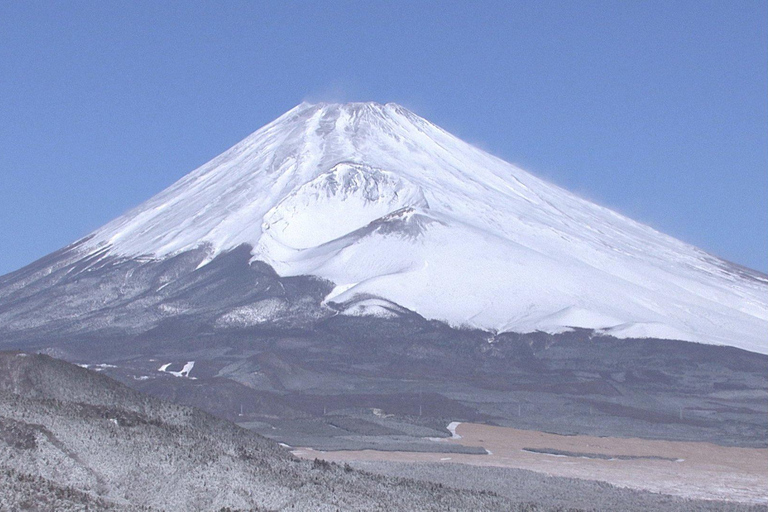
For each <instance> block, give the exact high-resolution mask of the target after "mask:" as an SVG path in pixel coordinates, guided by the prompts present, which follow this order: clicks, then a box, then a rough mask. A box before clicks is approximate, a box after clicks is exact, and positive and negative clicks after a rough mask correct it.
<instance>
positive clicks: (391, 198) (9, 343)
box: [0, 103, 768, 451]
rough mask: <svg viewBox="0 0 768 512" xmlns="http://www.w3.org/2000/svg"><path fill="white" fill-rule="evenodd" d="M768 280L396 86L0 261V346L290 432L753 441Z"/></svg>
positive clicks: (305, 442) (398, 441)
mask: <svg viewBox="0 0 768 512" xmlns="http://www.w3.org/2000/svg"><path fill="white" fill-rule="evenodd" d="M767 292H768V277H766V276H765V275H763V274H760V273H759V272H756V271H753V270H749V269H745V268H742V267H739V266H737V265H734V264H731V263H728V262H725V261H723V260H720V259H718V258H716V257H714V256H711V255H708V254H706V253H705V252H703V251H701V250H699V249H696V248H694V247H691V246H689V245H686V244H684V243H682V242H680V241H677V240H675V239H673V238H670V237H668V236H666V235H663V234H661V233H658V232H656V231H654V230H652V229H651V228H649V227H647V226H643V225H641V224H638V223H636V222H633V221H631V220H629V219H627V218H625V217H622V216H621V215H618V214H616V213H614V212H611V211H610V210H607V209H605V208H602V207H600V206H597V205H594V204H592V203H589V202H588V201H585V200H583V199H581V198H579V197H577V196H574V195H573V194H570V193H568V192H566V191H564V190H562V189H560V188H558V187H556V186H553V185H551V184H547V183H546V182H544V181H542V180H540V179H538V178H536V177H534V176H532V175H530V174H528V173H526V172H525V171H522V170H520V169H518V168H516V167H514V166H512V165H510V164H508V163H506V162H503V161H501V160H499V159H498V158H495V157H493V156H491V155H488V154H486V153H484V152H482V151H480V150H478V149H476V148H474V147H472V146H471V145H468V144H466V143H464V142H462V141H460V140H458V139H457V138H455V137H453V136H452V135H450V134H448V133H446V132H445V131H443V130H441V129H440V128H438V127H436V126H434V125H432V124H430V123H429V122H427V121H425V120H424V119H421V118H419V117H418V116H416V115H414V114H413V113H411V112H409V111H407V110H406V109H404V108H402V107H400V106H397V105H393V104H387V105H379V104H373V103H352V104H346V105H338V104H318V105H309V104H302V105H299V106H298V107H296V108H294V109H293V110H291V111H289V112H288V113H286V114H285V115H283V116H281V117H280V118H279V119H277V120H275V121H274V122H272V123H270V124H269V125H267V126H265V127H264V128H262V129H260V130H258V131H257V132H255V133H254V134H253V135H251V136H249V137H248V138H246V139H245V140H244V141H242V142H241V143H239V144H237V145H236V146H234V147H233V148H232V149H230V150H228V151H226V152H225V153H223V154H222V155H220V156H219V157H217V158H215V159H213V160H212V161H211V162H209V163H207V164H205V165H203V166H202V167H201V168H199V169H197V170H196V171H194V172H192V173H191V174H189V175H188V176H186V177H185V178H183V179H181V180H180V181H179V182H177V183H176V184H174V185H172V186H171V187H169V188H168V189H167V190H165V191H163V192H161V193H160V194H158V195H157V196H155V197H154V198H152V199H150V200H149V201H147V202H146V203H144V204H142V205H140V206H138V207H137V208H135V209H134V210H132V211H129V212H128V213H126V214H125V215H123V216H121V217H119V218H117V219H115V220H114V221H112V222H110V223H109V224H107V225H105V226H104V227H102V228H100V229H98V230H96V231H95V232H94V233H92V234H90V235H89V236H87V237H85V238H84V239H82V240H79V241H77V242H75V243H73V244H72V245H70V246H68V247H65V248H63V249H61V250H59V251H56V252H54V253H52V254H50V255H48V256H46V257H44V258H42V259H40V260H38V261H36V262H34V263H32V264H30V265H28V266H26V267H24V268H22V269H19V270H18V271H16V272H13V273H11V274H8V275H6V276H2V277H0V349H6V350H10V349H14V350H25V351H30V352H43V353H46V354H49V355H52V356H55V357H58V358H62V359H65V360H67V361H70V362H76V363H78V364H83V365H87V366H88V367H89V368H92V369H94V370H96V371H99V372H102V373H104V374H106V375H109V376H110V377H112V378H114V379H117V380H119V381H120V382H122V383H123V384H126V385H128V386H130V387H132V388H135V389H138V390H141V391H144V392H147V393H149V394H152V395H155V396H158V397H162V398H166V399H169V400H172V401H174V402H176V403H181V404H186V405H193V406H196V407H200V408H202V409H204V410H206V411H208V412H210V413H212V414H215V415H217V416H219V417H222V418H226V419H229V420H231V421H236V422H237V423H238V424H240V425H243V426H246V427H247V428H250V429H253V430H255V431H257V432H259V433H261V434H263V435H265V436H268V437H272V438H274V439H277V440H280V441H282V442H285V443H288V444H291V445H292V446H313V447H316V448H322V449H340V448H345V449H354V448H376V449H389V450H394V449H408V450H419V451H435V450H437V449H438V448H437V447H436V444H435V443H432V442H430V441H428V440H427V439H428V438H429V437H439V435H440V432H441V431H444V427H445V425H446V424H447V423H449V422H452V421H480V422H493V423H496V424H499V425H504V426H511V427H516V428H523V429H543V430H547V431H549V432H559V433H564V434H571V433H584V434H591V435H606V436H609V435H619V436H636V437H650V438H660V439H676V440H689V441H690V440H693V441H703V440H706V441H711V442H715V443H721V444H727V445H738V446H759V447H762V446H765V443H766V439H765V431H766V428H768V400H766V397H767V396H768V376H767V374H766V372H765V369H766V368H767V367H768V355H766V354H768V343H766V338H765V333H766V332H768V293H767ZM377 411H378V412H377ZM381 411H383V413H382V412H381Z"/></svg>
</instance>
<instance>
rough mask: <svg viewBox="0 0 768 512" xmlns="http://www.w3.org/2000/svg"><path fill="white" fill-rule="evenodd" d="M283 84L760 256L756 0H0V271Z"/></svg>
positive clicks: (213, 140) (660, 225)
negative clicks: (451, 137) (367, 104)
mask: <svg viewBox="0 0 768 512" xmlns="http://www.w3.org/2000/svg"><path fill="white" fill-rule="evenodd" d="M459 4H465V5H459ZM302 100H309V101H313V100H314V101H367V100H372V101H379V102H388V101H395V102H398V103H401V104H403V105H405V106H407V107H409V108H410V109H412V110H413V111H415V112H416V113H417V114H419V115H421V116H423V117H426V118H427V119H429V120H431V121H433V122H435V123H436V124H438V125H440V126H442V127H443V128H445V129H447V130H449V131H451V132H453V133H454V134H456V135H458V136H459V137H461V138H463V139H465V140H467V141H469V142H472V143H474V144H476V145H478V146H479V147H481V148H483V149H485V150H487V151H490V152H491V153H493V154H496V155H498V156H500V157H502V158H504V159H506V160H509V161H511V162H513V163H516V164H518V165H520V166H522V167H523V168H525V169H527V170H529V171H531V172H533V173H535V174H537V175H539V176H541V177H543V178H545V179H548V180H550V181H552V182H554V183H557V184H559V185H561V186H563V187H565V188H568V189H570V190H572V191H574V192H576V193H578V194H580V195H582V196H583V197H586V198H588V199H591V200H593V201H596V202H598V203H600V204H602V205H605V206H608V207H610V208H613V209H615V210H617V211H619V212H621V213H623V214H625V215H628V216H630V217H632V218H634V219H636V220H639V221H641V222H645V223H647V224H650V225H651V226H653V227H655V228H657V229H659V230H661V231H664V232H666V233H668V234H671V235H673V236H675V237H677V238H680V239H682V240H684V241H686V242H689V243H692V244H694V245H697V246H699V247H701V248H703V249H705V250H707V251H709V252H712V253H714V254H716V255H718V256H721V257H723V258H726V259H729V260H731V261H735V262H738V263H741V264H744V265H747V266H750V267H753V268H757V269H759V270H762V271H768V3H766V2H765V1H762V0H759V1H758V0H755V1H748V0H740V1H736V2H722V1H720V2H706V1H691V2H688V1H675V2H669V1H665V2H652V1H648V2H616V1H611V2H598V1H591V0H590V1H580V2H576V1H558V2H534V1H530V2H512V1H505V2H490V1H489V2H413V1H408V2H333V1H324V2H288V1H279V2H237V1H227V2H178V3H174V2H170V1H166V2H140V1H132V2H86V1H78V2H63V1H49V2H2V3H0V120H1V121H2V122H0V274H3V273H6V272H9V271H12V270H14V269H16V268H19V267H21V266H23V265H25V264H27V263H30V262H31V261H33V260H34V259H36V258H38V257H41V256H43V255H45V254H47V253H49V252H51V251H53V250H55V249H58V248H60V247H62V246H64V245H66V244H68V243H70V242H72V241H74V240H76V239H77V238H79V237H81V236H83V235H85V234H87V233H88V232H89V231H91V230H93V229H95V228H97V227H98V226H100V225H101V224H103V223H105V222H107V221H109V220H110V219H112V218H114V217H116V216H117V215H119V214H121V213H122V212H124V211H125V210H127V209H129V208H130V207H132V206H135V205H136V204H138V203H140V202H141V201H143V200H145V199H148V198H149V197H151V196H152V195H154V194H155V193H157V192H159V191H160V190H161V189H163V188H164V187H166V186H167V185H169V184H171V183H172V182H173V181H175V180H176V179H178V178H180V177H181V176H183V175H184V174H186V173H187V172H189V171H191V170H192V169H194V168H195V167H197V166H199V165H200V164H202V163H204V162H205V161H207V160H209V159H210V158H212V157H214V156H216V155H217V154H219V153H220V152H222V151H223V150H225V149H226V148H228V147H229V146H231V145H233V144H234V143H236V142H237V141H238V140H240V139H242V138H243V137H245V136H246V135H248V134H249V133H251V132H253V131H255V130H256V129H258V128H259V127H260V126H262V125H264V124H265V123H267V122H269V121H271V120H272V119H274V118H275V117H277V116H279V115H280V114H281V113H283V112H284V111H286V110H288V109H290V108H291V107H293V106H295V105H296V104H298V103H299V102H301V101H302Z"/></svg>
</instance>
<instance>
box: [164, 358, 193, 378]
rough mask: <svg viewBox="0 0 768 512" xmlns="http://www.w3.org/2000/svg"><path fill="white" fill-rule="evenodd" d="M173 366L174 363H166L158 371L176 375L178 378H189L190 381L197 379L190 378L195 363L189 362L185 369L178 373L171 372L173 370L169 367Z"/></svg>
mask: <svg viewBox="0 0 768 512" xmlns="http://www.w3.org/2000/svg"><path fill="white" fill-rule="evenodd" d="M172 364H173V363H166V364H164V365H163V366H161V367H160V368H158V370H157V371H159V372H164V373H170V374H171V375H174V376H176V377H187V378H190V379H194V378H195V377H190V376H189V372H191V371H192V368H194V367H195V362H194V361H188V362H187V363H186V364H185V365H184V367H183V368H182V369H181V370H180V371H178V372H175V371H171V370H169V369H168V367H170V366H171V365H172Z"/></svg>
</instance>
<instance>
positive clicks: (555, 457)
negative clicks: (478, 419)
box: [294, 423, 768, 503]
mask: <svg viewBox="0 0 768 512" xmlns="http://www.w3.org/2000/svg"><path fill="white" fill-rule="evenodd" d="M456 434H458V435H459V436H461V437H460V438H458V437H454V438H452V439H446V440H440V441H435V442H446V443H457V444H462V445H465V446H480V447H483V448H485V449H486V450H487V451H488V452H489V453H488V454H487V455H467V454H445V453H442V454H441V453H413V452H381V451H374V450H363V451H334V452H319V451H316V450H312V449H306V448H301V449H297V450H295V451H294V454H296V455H298V456H300V457H305V458H316V457H317V458H322V459H325V460H329V461H342V462H343V461H397V462H443V463H460V464H469V465H477V466H498V467H508V468H518V469H527V470H532V471H538V472H542V473H546V474H548V475H553V476H562V477H571V478H580V479H585V480H598V481H604V482H608V483H610V484H613V485H616V486H620V487H628V488H633V489H640V490H647V491H652V492H658V493H663V494H671V495H676V496H683V497H687V498H697V499H717V500H732V501H739V502H747V503H768V450H767V449H757V448H736V447H724V446H718V445H715V444H711V443H695V442H679V441H651V440H645V439H636V438H616V437H592V436H562V435H555V434H547V433H544V432H537V431H531V430H518V429H513V428H506V427H494V426H489V425H481V424H474V423H461V424H459V425H458V427H457V428H456Z"/></svg>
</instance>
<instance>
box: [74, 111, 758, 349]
mask: <svg viewBox="0 0 768 512" xmlns="http://www.w3.org/2000/svg"><path fill="white" fill-rule="evenodd" d="M402 211H406V212H413V214H414V215H416V217H415V218H416V219H417V220H418V223H417V224H418V226H417V228H414V227H413V226H416V224H414V225H413V226H411V225H410V224H409V225H406V224H407V223H406V224H403V223H402V222H399V221H398V222H394V221H393V220H392V219H395V218H396V217H397V215H395V216H394V217H393V216H392V215H393V214H395V213H396V212H402ZM409 215H410V213H409ZM388 219H390V220H388ZM382 226H386V229H385V228H382ZM244 244H245V245H248V246H250V247H251V250H252V256H253V259H254V260H261V261H264V262H266V263H268V264H270V265H272V266H273V267H274V269H275V270H276V271H277V272H278V273H280V274H281V275H283V276H290V275H300V274H309V275H316V276H319V277H323V278H325V279H327V280H330V281H332V282H333V283H335V284H336V289H335V290H334V291H333V292H332V293H331V295H330V296H331V297H333V298H334V299H333V300H334V301H337V302H344V301H347V300H352V299H353V298H354V297H355V296H357V295H367V296H376V297H381V298H382V299H385V300H388V301H390V302H393V303H396V304H398V305H400V306H402V307H405V308H408V309H411V310H413V311H416V312H417V313H419V314H421V315H423V316H425V317H427V318H432V319H439V320H445V321H447V322H449V323H451V324H453V325H463V326H471V327H478V328H482V329H489V330H495V331H504V330H513V331H517V332H530V331H536V330H543V331H547V332H561V331H563V330H568V329H572V328H588V329H594V330H596V331H598V332H603V333H607V334H612V335H615V336H621V337H658V338H677V339H683V340H690V341H703V342H709V343H716V344H733V345H735V346H739V347H742V348H747V349H748V350H754V351H758V352H766V350H768V348H767V347H765V346H764V345H765V342H764V333H765V330H766V328H768V304H767V302H766V297H768V293H766V292H768V283H766V281H765V279H763V278H761V277H760V276H759V275H757V274H753V273H749V272H746V273H745V272H744V271H743V270H741V269H735V268H734V267H733V266H732V265H730V264H728V263H726V262H723V261H721V260H719V259H717V258H715V257H713V256H710V255H708V254H706V253H704V252H703V251H700V250H698V249H696V248H695V247H691V246H689V245H687V244H684V243H683V242H680V241H678V240H675V239H674V238H671V237H669V236H666V235H664V234H662V233H659V232H657V231H655V230H653V229H651V228H650V227H648V226H645V225H642V224H639V223H637V222H634V221H632V220H630V219H628V218H626V217H623V216H621V215H619V214H617V213H615V212H613V211H610V210H608V209H606V208H603V207H600V206H598V205H596V204H593V203H590V202H588V201H586V200H584V199H581V198H579V197H577V196H575V195H573V194H571V193H569V192H567V191H565V190H563V189H561V188H559V187H557V186H554V185H552V184H549V183H547V182H544V181H542V180H540V179H538V178H536V177H535V176H533V175H531V174H529V173H527V172H525V171H523V170H522V169H519V168H517V167H515V166H513V165H511V164H509V163H507V162H504V161H502V160H500V159H498V158H496V157H493V156H491V155H489V154H487V153H485V152H483V151H481V150H479V149H477V148H475V147H473V146H471V145H470V144H467V143H465V142H463V141H461V140H460V139H458V138H456V137H454V136H453V135H451V134H449V133H447V132H445V131H444V130H442V129H440V128H438V127H437V126H435V125H433V124H431V123H429V122H428V121H426V120H424V119H422V118H420V117H418V116H417V115H416V114H413V113H411V112H410V111H408V110H407V109H405V108H403V107H401V106H399V105H397V104H394V103H387V104H380V103H346V104H340V103H317V104H309V103H302V104H300V105H298V106H297V107H295V108H293V109H292V110H290V111H288V112H287V113H286V114H284V115H283V116H281V117H280V118H278V119H277V120H275V121H273V122H272V123H270V124H268V125H266V126H264V127H263V128H261V129H260V130H258V131H256V132H254V133H253V134H252V135H250V136H248V137H247V138H245V139H244V140H243V141H241V142H240V143H238V144H237V145H235V146H234V147H232V148H231V149H229V150H227V151H225V152H224V153H222V154H221V155H219V156H218V157H216V158H214V159H213V160H211V161H210V162H208V163H206V164H205V165H203V166H201V167H200V168H198V169H197V170H195V171H193V172H192V173H190V174H189V175H187V176H185V177H184V178H182V179H181V180H179V181H178V182H176V183H175V184H173V185H172V186H170V187H169V188H168V189H166V190H164V191H163V192H161V193H160V194H158V195H156V196H155V197H153V198H151V199H150V200H149V201H147V202H145V203H143V204H141V205H139V206H138V207H137V208H135V209H133V210H131V211H130V212H128V213H126V214H125V215H123V216H121V217H119V218H117V219H115V220H114V221H112V222H110V223H109V224H107V225H105V226H104V227H102V228H100V229H99V230H97V231H96V232H94V233H93V234H92V235H91V236H90V237H89V238H88V239H86V240H84V241H83V243H82V244H80V246H79V247H80V249H79V250H82V251H85V252H87V253H91V254H93V253H95V252H98V251H102V252H104V254H105V255H111V256H119V257H129V258H130V257H143V258H146V257H150V258H156V259H162V258H165V257H167V256H170V255H173V254H177V253H181V252H184V251H188V250H192V249H194V248H198V247H206V248H207V249H208V250H209V252H210V255H209V256H210V258H213V257H215V256H216V255H217V254H219V253H222V252H226V251H230V250H232V249H234V248H235V247H238V246H241V245H244Z"/></svg>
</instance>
